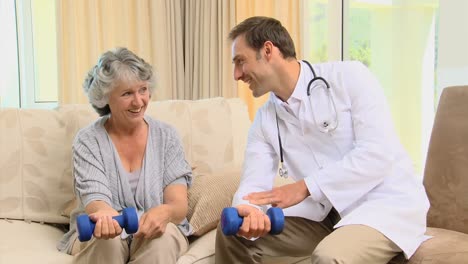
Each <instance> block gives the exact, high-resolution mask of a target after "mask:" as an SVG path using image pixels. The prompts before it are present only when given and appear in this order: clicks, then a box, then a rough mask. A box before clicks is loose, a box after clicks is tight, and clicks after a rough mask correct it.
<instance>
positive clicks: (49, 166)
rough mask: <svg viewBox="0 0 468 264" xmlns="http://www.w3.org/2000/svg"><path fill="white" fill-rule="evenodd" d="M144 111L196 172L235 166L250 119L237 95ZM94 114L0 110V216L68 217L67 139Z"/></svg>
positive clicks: (75, 108) (79, 109) (79, 108)
mask: <svg viewBox="0 0 468 264" xmlns="http://www.w3.org/2000/svg"><path fill="white" fill-rule="evenodd" d="M146 114H147V115H149V116H151V117H154V118H156V119H158V120H161V121H165V122H167V123H169V124H171V125H173V126H174V127H175V128H176V129H177V131H178V132H179V135H180V137H181V139H182V142H183V145H184V149H185V153H186V158H187V160H188V161H189V163H190V164H191V165H192V167H196V168H197V171H200V172H207V173H209V172H211V171H213V170H218V169H221V168H223V167H225V166H240V164H241V163H242V160H243V155H244V149H245V144H246V140H247V131H248V128H249V126H250V121H249V117H248V113H247V107H246V105H245V104H244V103H243V102H242V101H241V100H240V99H237V98H235V99H224V98H212V99H205V100H197V101H188V100H173V101H158V102H151V103H150V105H149V106H148V109H147V112H146ZM97 117H98V115H97V114H96V113H95V112H94V110H93V109H92V108H91V107H90V106H89V105H86V104H83V105H63V106H60V107H58V108H57V109H54V110H41V109H1V110H0V218H10V219H26V220H31V221H38V222H48V223H68V219H67V218H66V217H64V216H62V215H61V212H62V210H63V209H64V207H65V206H66V204H67V202H68V201H70V200H71V199H72V198H73V190H72V179H73V178H72V177H73V176H72V168H71V164H72V163H71V162H72V157H71V145H72V142H73V138H74V136H75V134H76V132H77V131H78V130H79V129H80V128H82V127H84V126H86V125H87V124H89V123H91V122H93V121H94V120H95V119H96V118H97Z"/></svg>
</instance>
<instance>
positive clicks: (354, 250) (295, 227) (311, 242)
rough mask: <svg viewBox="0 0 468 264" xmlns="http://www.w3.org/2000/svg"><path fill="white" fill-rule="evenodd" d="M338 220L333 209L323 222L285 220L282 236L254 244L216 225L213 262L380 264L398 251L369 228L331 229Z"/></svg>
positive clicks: (298, 219) (294, 218) (351, 226)
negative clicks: (285, 259)
mask: <svg viewBox="0 0 468 264" xmlns="http://www.w3.org/2000/svg"><path fill="white" fill-rule="evenodd" d="M339 219H340V218H339V215H338V213H337V212H336V211H335V210H332V212H330V214H329V215H328V216H327V218H325V220H323V221H322V222H314V221H311V220H308V219H304V218H300V217H286V218H285V226H284V230H283V232H282V233H281V234H279V235H275V236H273V235H268V236H265V237H262V238H259V239H257V240H255V241H250V240H247V239H244V238H241V237H238V236H225V235H224V234H223V233H222V231H221V228H220V226H218V230H217V233H216V251H215V259H216V263H218V264H227V263H262V256H269V257H284V256H291V257H302V256H311V259H312V263H313V264H331V263H346V264H354V263H356V264H363V263H373V264H379V263H382V264H383V263H387V262H388V261H390V260H391V259H392V258H393V257H394V256H395V255H397V254H398V253H399V252H401V249H400V248H399V247H398V246H397V245H395V243H393V242H392V241H390V240H389V239H388V238H387V237H385V236H384V235H383V234H381V233H380V232H378V231H377V230H375V229H373V228H371V227H368V226H364V225H349V226H343V227H340V228H338V229H336V230H333V226H334V225H335V224H336V223H337V222H338V221H339Z"/></svg>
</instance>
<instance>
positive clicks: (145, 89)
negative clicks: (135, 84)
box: [140, 87, 148, 93]
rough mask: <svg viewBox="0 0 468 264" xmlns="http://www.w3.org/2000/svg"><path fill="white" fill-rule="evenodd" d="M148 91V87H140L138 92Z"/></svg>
mask: <svg viewBox="0 0 468 264" xmlns="http://www.w3.org/2000/svg"><path fill="white" fill-rule="evenodd" d="M146 91H148V87H141V89H140V93H146Z"/></svg>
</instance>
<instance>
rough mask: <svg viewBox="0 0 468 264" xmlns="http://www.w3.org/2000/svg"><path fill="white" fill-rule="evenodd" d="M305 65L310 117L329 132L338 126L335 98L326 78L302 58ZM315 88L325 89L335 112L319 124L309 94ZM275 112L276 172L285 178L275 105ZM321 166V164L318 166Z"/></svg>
mask: <svg viewBox="0 0 468 264" xmlns="http://www.w3.org/2000/svg"><path fill="white" fill-rule="evenodd" d="M303 62H304V63H305V64H307V66H309V68H310V71H311V72H312V75H313V78H312V80H310V82H309V84H308V85H307V97H308V98H309V103H310V109H311V112H312V119H313V121H314V124H315V125H316V126H317V127H318V130H319V131H320V132H322V133H325V134H331V132H333V131H335V130H336V128H337V127H338V112H337V111H336V105H335V100H333V96H332V94H331V92H330V85H329V84H328V82H327V80H325V79H324V78H322V77H320V76H317V75H316V74H315V71H314V68H313V67H312V65H310V63H309V62H308V61H305V60H303ZM317 88H319V89H322V90H324V91H325V94H326V96H327V98H328V106H329V108H330V106H331V108H333V110H330V111H333V112H334V113H335V118H334V120H324V121H322V122H321V123H320V124H318V123H317V119H316V117H315V113H314V104H313V103H312V97H311V96H310V94H311V93H312V92H313V91H314V90H316V89H317ZM275 114H276V130H277V131H278V144H279V151H280V162H281V163H280V168H279V169H278V173H279V175H280V176H281V177H283V178H287V177H288V169H287V168H286V166H285V164H284V156H283V144H282V143H281V133H280V129H279V124H278V113H277V112H276V106H275ZM313 156H314V159H315V162H316V163H317V164H319V163H318V162H317V159H316V157H315V154H314V155H313ZM319 167H321V166H319Z"/></svg>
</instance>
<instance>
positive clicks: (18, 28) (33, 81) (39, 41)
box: [0, 0, 58, 108]
mask: <svg viewBox="0 0 468 264" xmlns="http://www.w3.org/2000/svg"><path fill="white" fill-rule="evenodd" d="M55 18H56V15H55V1H54V0H40V1H32V0H17V1H15V0H2V1H0V23H2V28H3V25H5V27H4V28H5V33H6V34H4V36H3V37H4V38H5V39H4V40H2V44H1V45H2V48H1V51H0V52H1V54H0V55H1V56H2V58H6V59H4V60H2V62H0V69H1V72H0V78H1V79H2V85H1V86H0V106H2V107H26V108H32V107H33V108H44V107H45V108H50V107H53V106H55V105H56V104H57V98H58V95H57V93H58V89H57V88H58V76H57V41H56V20H55Z"/></svg>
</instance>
